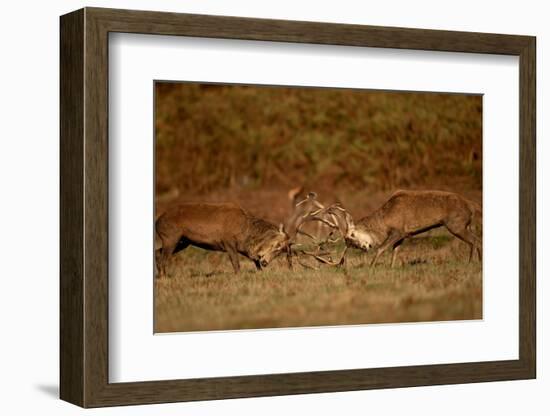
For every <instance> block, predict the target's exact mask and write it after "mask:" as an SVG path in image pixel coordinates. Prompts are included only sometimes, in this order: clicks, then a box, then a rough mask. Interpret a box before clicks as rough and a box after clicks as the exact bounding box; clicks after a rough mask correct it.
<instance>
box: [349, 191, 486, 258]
mask: <svg viewBox="0 0 550 416" xmlns="http://www.w3.org/2000/svg"><path fill="white" fill-rule="evenodd" d="M477 214H479V215H481V207H480V206H479V205H478V204H477V203H475V202H473V201H470V200H468V199H466V198H464V197H462V196H461V195H458V194H456V193H452V192H442V191H397V192H395V193H394V194H393V195H392V196H391V197H390V198H389V199H388V200H387V201H386V202H385V203H384V204H383V205H382V206H381V207H380V208H379V209H377V210H376V211H374V212H373V213H372V214H370V215H368V216H366V217H364V218H362V219H360V220H359V221H358V222H357V224H356V225H355V230H354V231H352V232H350V234H349V235H348V236H347V237H346V242H347V243H348V244H349V245H351V246H355V247H359V248H362V249H369V248H370V247H374V248H377V249H378V250H377V252H376V255H375V256H374V258H373V260H372V262H371V265H374V264H376V261H377V260H378V258H379V257H380V255H381V254H382V253H383V252H384V251H385V250H387V249H388V248H389V247H391V248H392V250H393V253H392V261H391V264H392V266H393V265H394V263H395V259H396V256H397V252H398V250H399V246H400V245H401V243H402V242H403V240H405V239H406V238H408V237H411V236H413V235H416V234H420V233H422V232H425V231H428V230H431V229H433V228H437V227H440V226H443V227H445V228H447V230H448V231H449V232H450V233H451V234H452V235H454V236H455V237H457V238H458V239H460V240H462V241H464V242H465V243H467V244H468V246H469V247H470V254H469V259H468V261H469V262H470V261H471V259H472V255H473V251H474V249H475V250H477V253H478V256H479V259H480V261H481V239H480V238H479V237H478V236H477V235H475V234H474V233H473V232H472V231H471V229H470V225H471V223H472V221H473V219H474V216H475V215H477ZM357 236H359V237H357ZM368 240H369V241H368ZM367 241H368V243H367Z"/></svg>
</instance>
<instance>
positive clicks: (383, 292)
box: [155, 234, 482, 332]
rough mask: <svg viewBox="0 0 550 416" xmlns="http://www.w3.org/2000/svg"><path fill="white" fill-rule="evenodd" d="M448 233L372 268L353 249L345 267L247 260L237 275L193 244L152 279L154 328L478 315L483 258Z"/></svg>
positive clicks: (221, 257)
mask: <svg viewBox="0 0 550 416" xmlns="http://www.w3.org/2000/svg"><path fill="white" fill-rule="evenodd" d="M466 252H467V249H466V246H465V245H464V244H463V243H460V242H458V241H456V240H454V239H450V238H449V237H448V236H447V235H444V234H441V235H433V236H428V237H417V238H415V239H413V240H410V241H409V242H408V243H407V242H406V243H405V244H404V245H403V248H402V250H401V253H400V258H401V260H402V265H401V266H400V267H396V268H394V269H391V268H389V267H388V262H389V258H388V256H385V257H384V258H383V259H382V264H380V265H378V266H376V267H374V268H369V267H367V266H366V265H365V264H364V262H365V260H367V259H366V258H365V257H366V256H365V255H361V254H360V253H358V252H356V251H355V252H353V253H352V255H351V257H350V258H349V259H348V260H349V261H348V266H347V268H346V269H345V270H342V269H336V268H331V267H323V268H321V269H319V270H309V269H304V268H302V267H301V266H298V265H296V266H295V271H294V272H293V273H290V272H289V271H288V269H287V267H286V264H285V263H284V261H283V259H278V260H277V261H275V262H274V263H273V264H271V265H270V266H269V267H268V268H267V269H266V270H264V271H262V272H256V271H255V270H254V269H253V266H252V264H251V263H250V264H249V262H248V261H247V259H245V258H243V264H242V265H243V266H245V267H243V269H244V271H243V272H242V273H241V274H239V275H235V274H233V273H232V271H231V267H230V264H229V259H228V258H227V255H226V254H225V253H211V252H206V251H203V250H200V249H193V248H191V249H188V250H186V251H184V252H182V253H180V254H179V255H178V256H177V257H175V258H174V261H173V262H172V263H171V266H170V268H169V274H170V275H171V277H170V278H167V279H162V280H157V281H156V282H155V289H156V295H155V301H156V305H155V331H156V332H180V331H181V332H184V331H199V330H229V329H248V328H278V327H301V326H318V325H351V324H368V323H389V322H420V321H445V320H467V319H480V318H481V312H482V278H481V266H480V264H479V263H472V264H467V263H466V262H465V259H466Z"/></svg>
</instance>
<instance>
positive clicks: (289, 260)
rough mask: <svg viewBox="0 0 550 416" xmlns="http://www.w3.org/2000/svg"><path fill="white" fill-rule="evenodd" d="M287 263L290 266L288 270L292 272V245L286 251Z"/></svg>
mask: <svg viewBox="0 0 550 416" xmlns="http://www.w3.org/2000/svg"><path fill="white" fill-rule="evenodd" d="M286 262H287V264H288V270H292V269H293V267H292V249H291V248H290V245H289V246H288V247H287V249H286Z"/></svg>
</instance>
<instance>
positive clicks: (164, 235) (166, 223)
mask: <svg viewBox="0 0 550 416" xmlns="http://www.w3.org/2000/svg"><path fill="white" fill-rule="evenodd" d="M155 228H156V235H157V237H158V239H157V241H156V242H155V249H156V259H157V268H158V276H159V277H162V276H165V275H166V270H165V268H166V264H167V262H168V260H169V258H170V257H171V256H172V255H173V254H175V253H177V252H179V251H181V250H183V249H185V248H187V247H188V246H189V245H193V246H196V247H200V248H203V249H206V250H215V251H226V252H227V253H228V254H229V258H230V260H231V264H232V265H233V269H234V270H235V273H237V272H239V270H240V264H239V258H238V255H237V254H241V255H243V256H245V257H248V258H249V259H251V260H252V261H253V262H254V264H255V265H256V268H257V269H258V270H261V268H262V267H265V266H266V265H267V264H268V263H269V261H271V260H272V259H273V258H274V257H275V256H277V255H278V254H279V253H280V252H281V251H283V250H284V249H285V248H286V246H287V245H288V241H287V240H288V238H287V236H286V234H284V233H283V232H282V231H281V230H280V229H278V228H277V227H276V226H275V225H273V224H271V223H269V222H267V221H264V220H262V219H260V218H256V217H254V216H252V215H251V214H249V213H248V212H246V211H245V210H243V209H242V208H241V207H239V206H238V205H235V204H232V203H220V204H212V203H208V204H206V203H202V204H201V203H186V204H181V205H178V206H175V207H173V208H172V209H170V210H168V211H166V212H165V213H164V214H163V215H161V216H160V217H159V218H158V220H157V221H156V224H155Z"/></svg>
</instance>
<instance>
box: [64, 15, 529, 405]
mask: <svg viewBox="0 0 550 416" xmlns="http://www.w3.org/2000/svg"><path fill="white" fill-rule="evenodd" d="M60 30H61V45H60V47H61V50H60V55H61V61H60V64H61V91H60V94H61V95H60V102H61V120H60V123H61V128H60V129H61V154H60V160H61V178H60V186H61V201H60V204H61V215H60V217H61V218H60V220H61V230H60V232H61V243H60V244H61V246H60V252H61V257H60V261H61V267H60V278H61V285H60V312H61V314H60V380H61V381H60V384H61V385H60V396H61V399H63V400H66V401H68V402H71V403H74V404H76V405H79V406H82V407H101V406H115V405H130V404H146V403H163V402H178V401H191V400H213V399H225V398H238V397H256V396H271V395H287V394H303V393H321V392H337V391H351V390H363V389H379V388H396V387H410V386H424V385H438V384H454V383H473V382H486V381H499V380H517V379H529V378H535V376H536V333H535V330H536V328H535V310H536V305H535V248H536V236H535V232H536V228H535V221H536V211H535V209H536V208H535V201H536V199H535V198H536V194H535V156H536V152H535V124H536V123H535V105H536V97H535V49H536V48H535V38H534V37H530V36H516V35H500V34H485V33H466V32H451V31H436V30H420V29H403V28H390V27H375V26H361V25H345V24H328V23H313V22H296V21H283V20H267V19H253V18H239V17H225V16H206V15H189V14H176V13H164V12H162V13H161V12H148V11H130V10H114V9H100V8H85V9H81V10H78V11H75V12H72V13H69V14H67V15H64V16H62V17H61V20H60ZM110 32H126V33H142V34H156V35H174V36H193V37H206V38H224V39H246V40H260V41H277V42H298V43H311V44H330V45H347V46H368V47H383V48H398V49H416V50H430V51H448V52H468V53H483V54H503V55H515V56H519V67H520V80H519V85H520V93H519V97H520V99H519V104H520V108H519V114H520V116H519V117H520V118H519V119H520V143H519V149H518V151H519V158H520V159H519V160H520V178H519V179H520V185H519V198H520V211H519V212H520V215H519V218H520V220H519V221H520V223H519V233H520V252H519V261H520V268H519V271H518V273H519V359H518V360H506V361H491V362H471V363H457V364H444V365H418V366H405V367H390V368H368V369H356V370H340V371H322V372H308V373H288V374H266V375H253V376H238V377H219V378H203V379H181V380H170V381H147V382H132V383H109V379H108V360H109V354H108V286H109V285H108V279H109V277H108V222H109V218H108V65H109V63H108V34H109V33H110Z"/></svg>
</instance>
